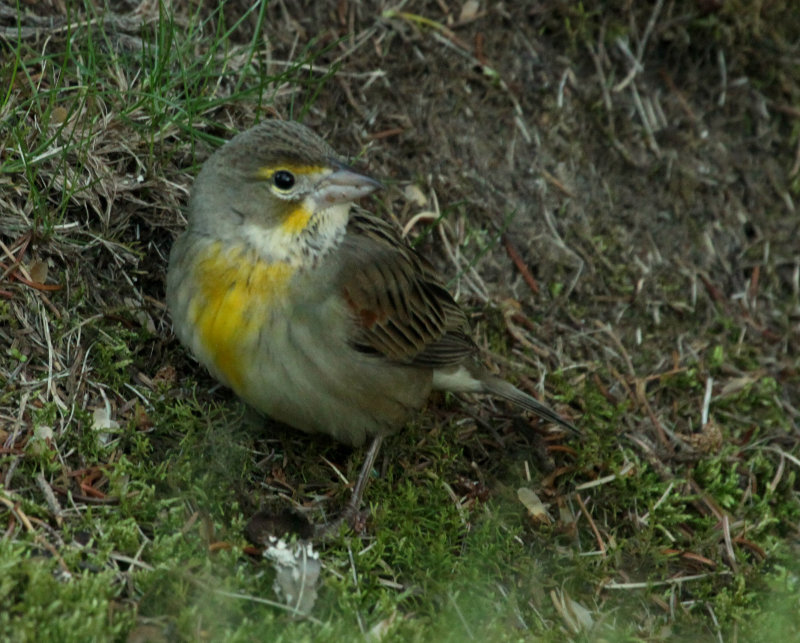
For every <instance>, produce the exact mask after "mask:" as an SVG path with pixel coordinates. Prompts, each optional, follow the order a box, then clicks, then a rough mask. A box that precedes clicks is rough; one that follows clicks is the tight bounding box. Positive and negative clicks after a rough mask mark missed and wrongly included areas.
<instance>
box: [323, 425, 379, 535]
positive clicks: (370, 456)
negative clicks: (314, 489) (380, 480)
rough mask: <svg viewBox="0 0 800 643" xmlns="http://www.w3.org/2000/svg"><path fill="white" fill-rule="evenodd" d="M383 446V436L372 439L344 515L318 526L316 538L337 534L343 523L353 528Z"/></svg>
mask: <svg viewBox="0 0 800 643" xmlns="http://www.w3.org/2000/svg"><path fill="white" fill-rule="evenodd" d="M381 444H383V436H382V435H376V436H375V437H374V438H372V443H371V444H370V445H369V449H368V450H367V455H366V456H365V458H364V464H362V465H361V470H360V471H359V472H358V478H357V479H356V484H355V486H354V487H353V493H352V494H351V495H350V500H349V501H348V503H347V506H346V507H345V508H344V511H343V512H342V515H341V516H339V517H338V518H336V519H335V520H332V521H330V522H326V523H324V524H322V525H318V526H317V527H316V529H315V533H314V535H315V537H316V538H326V537H327V536H330V535H332V534H335V533H336V532H337V531H339V527H341V525H342V523H343V522H346V523H348V524H350V525H351V526H352V523H353V522H354V521H355V519H356V517H357V516H358V512H359V510H360V509H361V500H362V498H363V496H364V490H365V489H366V488H367V483H368V482H369V476H370V473H372V467H373V466H375V460H376V459H377V457H378V452H379V451H380V450H381Z"/></svg>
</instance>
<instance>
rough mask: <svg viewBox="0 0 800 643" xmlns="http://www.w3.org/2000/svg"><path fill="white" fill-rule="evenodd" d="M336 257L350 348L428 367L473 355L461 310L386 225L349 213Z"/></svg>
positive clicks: (361, 215) (468, 331) (373, 218)
mask: <svg viewBox="0 0 800 643" xmlns="http://www.w3.org/2000/svg"><path fill="white" fill-rule="evenodd" d="M340 257H341V259H342V264H341V272H340V273H339V274H340V275H342V278H341V279H340V284H339V286H340V291H341V293H342V295H343V297H344V299H345V301H346V302H347V305H348V306H349V307H350V309H351V311H352V313H353V320H354V325H353V335H352V338H351V343H352V345H353V347H354V348H355V349H356V350H358V351H360V352H363V353H371V354H376V355H381V356H383V357H385V358H387V359H389V360H391V361H394V362H399V363H403V364H413V365H416V366H422V367H428V368H441V367H444V366H450V365H453V364H457V363H459V362H461V361H463V360H464V359H465V358H466V357H468V356H469V355H472V354H473V353H474V351H475V345H474V344H473V342H472V340H471V338H470V329H469V323H468V321H467V318H466V316H465V315H464V313H463V311H462V310H461V309H460V308H459V307H458V304H456V302H455V301H454V300H453V298H452V297H451V295H450V293H449V292H448V291H447V289H446V288H445V287H444V285H443V284H442V283H441V281H440V279H439V277H438V276H437V275H436V273H435V271H434V270H433V267H432V266H431V265H430V264H429V263H428V262H427V261H425V260H424V259H423V258H422V257H420V256H419V255H418V254H417V253H416V252H415V251H414V250H413V249H412V248H410V247H409V246H408V245H406V243H405V242H404V241H403V240H402V239H401V238H400V236H399V235H398V233H397V232H396V231H395V229H394V228H393V227H392V226H391V225H390V224H388V223H386V222H384V221H382V220H380V219H377V218H375V217H373V216H370V215H368V214H366V213H363V212H360V211H356V212H354V213H353V214H352V215H351V219H350V223H349V224H348V229H347V235H346V236H345V240H344V241H343V243H342V247H341V254H340Z"/></svg>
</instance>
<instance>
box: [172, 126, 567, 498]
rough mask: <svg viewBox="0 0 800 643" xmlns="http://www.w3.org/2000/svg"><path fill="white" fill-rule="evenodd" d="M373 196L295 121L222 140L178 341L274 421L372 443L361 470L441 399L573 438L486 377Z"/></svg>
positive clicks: (196, 201) (199, 196) (199, 205)
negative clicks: (479, 405) (371, 206)
mask: <svg viewBox="0 0 800 643" xmlns="http://www.w3.org/2000/svg"><path fill="white" fill-rule="evenodd" d="M379 188H381V184H380V183H379V182H378V181H376V180H375V179H372V178H370V177H368V176H365V175H363V174H361V173H359V172H356V171H355V170H353V169H352V168H351V167H349V166H348V165H347V164H346V163H345V162H344V161H343V160H342V159H341V157H340V156H339V155H338V154H337V153H336V152H335V151H334V150H333V148H332V147H331V146H330V145H328V144H327V143H326V142H325V141H324V140H322V139H321V138H320V137H319V136H317V135H316V134H314V133H313V132H312V131H311V130H309V129H308V128H307V127H305V126H303V125H300V124H299V123H296V122H288V121H280V120H267V121H264V122H262V123H260V124H259V125H256V126H255V127H253V128H251V129H249V130H247V131H245V132H243V133H241V134H239V135H237V136H235V137H234V138H232V139H231V140H230V141H228V142H227V143H226V144H225V145H224V146H222V147H221V148H220V149H219V150H218V151H217V152H216V153H215V154H213V155H212V156H211V157H210V158H209V159H208V160H207V161H206V162H205V164H204V165H203V168H202V170H201V171H200V174H199V175H198V177H197V179H196V180H195V182H194V186H193V189H192V194H191V199H190V203H189V211H188V227H187V229H186V231H185V232H184V233H183V234H182V235H181V236H180V237H179V238H178V239H177V241H176V242H175V245H174V247H173V248H172V252H171V254H170V260H169V270H168V274H167V304H168V307H169V310H170V312H171V314H172V320H173V325H174V329H175V333H176V334H177V336H178V338H179V339H180V340H181V342H183V343H184V344H185V345H186V346H188V347H189V349H190V350H191V351H192V353H194V355H195V356H196V358H197V359H198V360H199V361H200V362H201V363H202V364H203V365H205V366H206V367H207V368H208V370H209V371H210V372H211V373H212V375H213V376H214V377H215V378H217V379H218V380H219V381H220V382H222V383H223V384H225V385H226V386H228V387H230V388H231V389H232V390H233V391H234V392H235V393H236V394H237V395H238V396H239V397H240V398H241V399H242V400H244V401H245V402H246V403H247V404H249V405H250V406H252V407H254V408H255V409H257V410H258V411H260V412H262V413H264V414H266V415H268V416H269V417H271V418H273V419H275V420H279V421H281V422H283V423H285V424H288V425H290V426H292V427H295V428H297V429H300V430H302V431H307V432H314V433H325V434H327V435H330V436H332V437H333V438H335V439H336V440H338V441H340V442H344V443H346V444H349V445H353V446H359V445H361V444H363V443H364V441H365V440H366V439H367V438H371V439H372V440H373V442H372V447H371V448H370V450H369V453H368V457H367V463H365V467H364V469H362V472H363V471H365V470H366V469H367V468H371V466H372V464H373V462H374V459H375V456H376V455H377V452H378V449H379V447H380V442H381V439H382V438H383V437H384V436H385V435H387V434H391V433H394V432H396V431H398V430H399V429H400V428H401V427H402V426H403V425H404V424H405V423H406V421H407V420H408V419H409V417H410V416H411V415H412V414H413V413H414V412H416V411H418V410H419V409H420V408H421V407H422V406H423V405H424V403H425V401H426V399H427V398H428V396H429V394H430V393H431V391H432V390H443V391H454V392H469V393H488V394H491V395H495V396H498V397H500V398H504V399H506V400H508V401H510V402H513V403H514V404H516V405H518V406H519V407H521V408H523V409H527V410H528V411H531V412H533V413H535V414H536V415H538V416H540V417H542V418H544V419H546V420H548V421H550V422H553V423H556V424H559V425H561V426H562V427H565V428H567V429H570V430H573V431H574V430H575V429H574V427H573V426H572V424H570V423H569V422H567V421H566V420H564V419H563V418H562V417H560V416H559V415H558V414H556V413H555V412H554V411H552V410H551V409H550V408H548V407H547V406H545V405H543V404H542V403H540V402H539V401H537V400H536V399H534V398H533V397H531V396H530V395H528V394H526V393H523V392H522V391H520V390H519V389H518V388H516V387H515V386H513V385H512V384H510V383H508V382H506V381H504V380H502V379H499V378H497V377H494V376H492V375H489V374H488V373H487V372H486V371H485V370H484V369H483V368H482V367H481V365H480V364H479V363H478V361H477V359H476V353H477V349H476V346H475V344H474V342H473V341H472V339H471V336H470V335H471V333H470V327H469V323H468V321H467V318H466V315H465V314H464V312H463V311H462V310H461V309H460V307H459V306H458V304H457V303H456V302H455V301H454V299H453V298H452V296H451V295H450V293H449V292H448V291H447V289H446V288H445V286H444V284H443V282H442V280H441V278H440V277H439V275H438V274H436V272H435V270H434V269H433V267H432V266H431V265H430V264H429V263H428V262H427V261H426V260H425V259H423V258H422V257H421V256H420V255H419V254H418V253H417V252H416V251H414V250H413V249H412V248H411V247H410V246H409V245H408V244H407V243H406V242H405V241H404V240H403V239H402V238H401V237H400V235H399V234H398V232H397V230H396V229H395V228H394V227H393V226H392V225H390V224H389V223H387V222H385V221H383V220H382V219H380V218H378V217H376V216H374V215H372V214H371V213H369V212H367V211H366V210H364V209H362V208H360V207H358V206H356V205H355V201H357V200H358V199H360V198H361V197H364V196H366V195H368V194H370V193H372V192H374V191H375V190H378V189H379ZM363 485H364V480H361V479H360V480H359V483H358V484H357V485H356V492H357V493H358V494H359V497H358V498H355V493H356V492H354V500H353V501H352V503H355V504H356V507H354V508H355V509H357V505H358V503H360V494H361V492H363ZM351 508H353V507H351Z"/></svg>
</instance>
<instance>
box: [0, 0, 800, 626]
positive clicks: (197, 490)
mask: <svg viewBox="0 0 800 643" xmlns="http://www.w3.org/2000/svg"><path fill="white" fill-rule="evenodd" d="M303 4H304V5H306V6H301V4H300V3H283V2H275V3H272V4H271V5H270V6H266V5H263V4H256V5H255V6H250V5H249V4H248V3H242V2H237V1H229V2H227V3H225V4H224V5H223V7H222V8H221V9H220V10H218V11H211V10H207V9H206V8H203V7H199V8H198V7H196V6H195V5H193V4H188V3H182V2H172V3H171V4H169V3H168V4H164V5H159V4H157V3H151V2H143V3H141V4H136V3H126V2H110V1H109V2H108V5H107V6H103V4H102V3H101V2H97V3H92V2H89V0H87V1H86V2H84V3H83V4H76V3H71V2H66V3H64V2H59V1H53V2H48V3H36V5H35V6H34V5H31V6H30V7H28V6H27V5H23V6H21V7H20V8H17V7H12V6H9V5H7V4H0V30H2V31H0V38H2V41H1V42H0V51H1V52H2V56H1V57H0V78H2V79H3V80H4V81H5V82H4V83H3V85H2V87H3V88H4V94H3V102H2V104H0V143H2V145H1V146H0V243H1V244H2V245H0V339H1V340H2V345H3V347H4V350H3V353H2V357H0V382H2V383H3V388H2V393H0V526H1V527H2V528H3V536H2V540H0V602H2V603H3V604H4V605H5V606H7V608H8V609H5V610H4V611H3V613H2V615H0V632H2V633H4V634H6V635H9V636H12V637H13V638H17V639H20V640H24V639H33V638H38V639H42V638H56V639H62V640H69V639H75V640H81V639H82V638H83V639H85V638H86V636H89V635H96V636H98V638H112V637H115V638H125V637H128V638H129V640H164V638H166V637H171V636H173V635H177V636H179V637H181V638H187V639H194V638H208V639H215V640H216V639H226V638H232V639H242V638H246V637H251V638H252V637H256V638H263V636H265V634H264V632H271V633H274V638H275V640H278V639H279V637H280V636H283V637H284V638H287V639H291V640H298V639H302V638H304V637H305V638H315V639H317V638H319V639H331V640H334V639H336V638H337V637H338V638H339V639H341V637H342V636H346V635H347V633H348V632H349V633H352V632H353V631H355V630H357V629H360V630H361V631H362V632H369V631H373V632H375V633H376V635H377V632H378V630H380V629H381V628H385V629H386V630H387V632H388V634H386V635H385V636H387V637H395V638H398V639H403V640H405V639H413V640H434V639H436V640H439V639H441V640H449V639H454V638H458V639H459V640H461V639H463V638H464V637H465V636H466V637H468V638H469V637H474V638H479V637H483V638H488V639H489V640H504V639H506V638H508V639H509V640H511V639H514V640H517V639H520V638H522V639H524V638H526V637H530V638H544V639H545V640H563V639H564V637H573V638H576V639H578V638H580V637H583V636H588V637H589V638H602V637H606V638H608V637H611V638H612V639H615V640H616V639H619V640H628V639H631V640H638V639H647V640H661V639H666V638H669V637H671V636H679V637H687V638H688V637H691V638H693V639H695V638H701V639H715V640H738V639H742V640H749V639H752V638H753V637H754V636H756V635H758V636H759V637H760V638H765V637H766V638H767V639H769V638H770V636H774V637H778V636H782V635H785V634H788V633H790V632H794V631H796V627H797V626H798V624H797V616H796V614H797V607H798V605H797V584H798V580H797V578H798V576H797V574H798V571H800V570H799V569H798V566H797V564H796V562H795V561H796V551H797V547H798V544H800V543H799V542H798V521H800V501H799V500H798V483H797V474H798V467H800V449H799V448H798V438H800V432H798V416H799V415H800V412H799V411H798V408H797V407H798V400H799V399H800V393H798V391H800V357H798V355H800V251H798V247H799V246H798V241H797V240H798V238H800V216H798V214H797V211H796V208H795V205H794V200H795V198H796V195H797V192H798V180H799V176H800V144H799V143H798V141H799V140H800V139H798V136H797V131H798V116H800V112H798V109H797V105H798V100H800V85H798V82H797V79H798V78H800V73H798V72H800V70H798V67H800V63H798V60H800V51H798V49H797V42H798V38H797V36H798V34H800V18H798V17H797V15H796V11H794V10H793V8H792V7H791V4H790V3H780V2H777V3H759V4H756V5H753V6H751V5H750V4H749V3H739V2H728V3H722V2H713V1H704V2H697V3H689V4H687V3H673V2H666V1H658V2H655V3H623V2H619V3H596V4H595V5H592V4H591V3H589V4H587V3H583V4H582V5H574V3H563V2H545V3H539V4H535V5H531V6H529V7H527V6H523V5H525V4H526V3H479V4H477V5H475V4H474V3H469V2H466V3H459V4H457V3H454V2H448V1H444V0H438V1H430V2H426V1H424V0H419V1H413V2H412V1H410V2H400V3H397V4H385V3H379V2H358V1H355V0H345V1H342V2H339V3H333V4H329V3H314V2H307V3H303ZM645 4H646V5H647V6H644V5H645ZM517 5H519V6H517ZM639 5H642V6H639ZM275 115H278V116H281V117H294V118H298V119H302V120H304V122H305V123H306V124H309V125H310V126H312V127H314V128H315V129H316V130H317V131H319V132H320V133H322V134H324V135H325V136H326V137H327V138H328V139H329V140H330V141H331V143H332V144H333V145H334V146H335V147H336V148H337V149H339V150H341V151H349V152H351V153H352V155H353V156H357V157H359V161H358V162H359V163H361V164H363V166H364V167H366V168H368V169H369V171H370V172H371V173H372V174H374V175H375V176H378V177H380V178H382V179H384V178H386V179H388V181H387V182H388V183H389V189H388V190H387V191H386V192H385V193H384V194H382V195H381V196H380V201H379V202H376V204H375V205H376V207H379V208H380V209H381V211H382V212H384V213H385V214H386V216H390V217H395V218H396V221H397V222H398V224H399V225H401V226H405V227H406V228H407V230H408V233H409V234H410V235H411V237H412V238H413V239H414V240H415V243H417V244H419V247H421V248H422V250H423V251H424V252H425V253H426V254H427V255H428V256H429V257H431V259H432V260H433V261H434V262H435V263H436V264H437V265H438V266H439V267H440V268H441V270H442V272H443V274H446V275H448V276H449V277H450V278H451V279H452V281H451V286H452V288H453V290H454V291H455V292H456V293H457V294H458V298H459V300H460V301H461V303H462V304H463V305H464V306H465V307H467V308H468V309H469V310H470V312H471V313H472V317H473V321H474V323H475V327H476V337H477V338H478V341H479V343H480V344H481V345H482V346H484V347H485V348H486V353H487V360H488V361H489V362H490V363H491V364H493V365H495V366H496V367H497V368H498V369H499V370H500V371H501V372H503V373H504V374H506V375H507V376H509V377H511V378H514V379H515V380H516V381H518V382H519V383H520V385H521V386H523V387H526V388H528V389H529V390H532V391H535V392H537V393H544V391H547V395H546V397H548V398H549V399H550V401H551V402H553V404H554V405H556V406H557V407H558V408H559V410H560V411H562V412H563V413H564V414H565V415H567V416H569V417H570V418H572V419H574V421H575V422H576V424H578V426H580V427H581V429H582V430H583V431H584V432H585V436H586V437H585V439H584V440H582V441H576V442H572V443H570V444H568V445H564V444H562V443H560V442H558V441H553V440H551V439H550V438H548V437H547V436H546V434H544V435H543V434H541V433H540V432H539V430H538V428H537V427H536V426H533V427H531V426H529V425H528V423H527V422H526V421H523V420H522V419H520V418H517V417H515V416H514V415H513V413H512V412H510V411H509V410H508V409H503V408H499V407H498V408H494V406H493V405H492V402H491V401H486V400H485V401H477V400H461V401H458V402H455V401H450V400H443V399H437V400H434V401H433V402H432V404H431V407H430V408H429V409H428V411H427V412H426V413H425V414H424V415H423V416H421V417H420V419H419V420H418V422H416V423H415V424H414V426H411V427H409V428H408V429H407V430H406V431H404V432H403V433H402V434H400V435H399V436H397V437H396V438H394V439H393V440H391V441H390V442H389V444H388V445H387V450H386V453H385V457H384V459H383V460H382V461H381V464H380V467H379V470H380V473H381V476H380V477H379V478H378V479H376V480H375V481H374V484H373V486H372V487H371V488H370V490H369V492H368V495H369V499H370V501H371V502H373V503H374V505H375V506H374V507H373V517H372V519H371V520H370V521H369V523H368V525H367V528H366V530H365V532H364V533H363V534H361V535H358V536H355V535H350V536H344V535H343V536H342V537H341V538H340V540H339V541H337V542H336V543H334V544H331V545H330V546H329V547H328V548H326V550H325V552H324V555H323V560H324V561H325V563H324V564H325V569H324V571H323V578H324V585H323V586H324V591H322V592H321V602H320V605H319V606H318V608H317V609H316V610H315V612H314V613H313V618H312V619H310V620H309V619H307V620H305V621H301V622H295V621H292V620H290V619H289V617H287V616H285V615H284V614H283V612H282V611H281V610H279V609H277V608H275V607H272V606H269V605H266V604H262V603H260V602H259V601H264V600H265V599H271V598H273V596H272V592H271V577H270V575H269V574H265V573H264V571H265V569H266V566H265V563H264V562H263V561H261V560H259V559H258V558H254V557H253V556H252V555H251V554H248V553H247V552H251V553H252V550H251V549H248V547H247V545H246V544H245V542H244V539H243V536H242V530H243V525H244V522H245V521H246V520H247V518H248V517H249V516H250V515H252V513H253V512H254V511H255V510H257V509H259V508H261V507H262V506H265V505H266V506H271V507H280V508H285V507H288V506H293V507H295V508H296V509H298V510H301V511H302V512H304V513H307V514H309V515H311V516H312V517H313V518H314V519H321V517H322V515H323V514H325V513H326V512H328V511H335V510H336V508H337V507H338V506H340V505H341V501H342V499H343V498H345V497H346V495H347V487H346V485H345V484H344V483H343V482H342V478H345V479H351V477H352V475H353V473H354V471H355V469H356V467H357V465H358V454H351V453H350V452H349V451H348V450H347V449H343V448H342V447H338V446H336V445H332V444H329V443H327V442H325V441H324V440H321V439H314V438H309V437H307V436H302V435H298V434H296V433H292V432H287V431H284V430H282V429H278V428H275V429H274V430H273V431H269V432H267V431H263V430H253V427H252V421H251V420H248V419H246V418H243V417H242V416H241V413H240V411H239V408H238V406H237V404H236V402H235V400H233V399H231V397H230V395H229V394H227V393H226V392H225V391H222V390H219V389H215V388H214V384H213V382H212V381H211V380H210V379H209V378H208V376H207V375H206V374H205V373H203V372H201V371H200V369H199V368H198V367H197V366H196V364H195V363H194V362H193V361H192V360H191V359H190V358H189V357H188V356H187V355H186V353H185V351H184V350H183V349H182V348H181V347H180V346H179V345H178V344H177V343H176V341H175V340H174V338H173V337H172V335H171V331H170V327H169V319H168V317H167V315H166V311H165V309H164V306H163V303H162V302H163V294H164V292H163V276H164V270H165V267H166V257H167V254H168V252H169V247H170V243H171V239H172V238H173V236H174V234H175V233H176V232H177V230H178V229H180V227H181V226H182V224H183V217H182V213H181V209H182V207H183V206H184V205H185V203H186V198H187V195H188V190H189V187H190V185H191V181H192V177H193V176H194V175H195V174H196V172H197V170H198V167H199V165H200V163H202V161H203V160H204V159H205V158H206V157H207V156H208V155H209V154H210V152H211V151H212V150H213V149H214V147H215V146H216V145H218V144H219V143H220V142H221V140H223V139H225V138H227V137H229V136H230V135H231V133H232V132H234V131H238V130H241V129H244V128H246V127H248V126H250V125H251V124H252V123H253V122H255V121H257V120H259V119H261V118H265V117H271V116H275ZM531 428H533V429H534V430H533V431H532V430H531ZM519 487H529V488H531V489H533V490H534V491H535V492H536V494H537V495H538V496H539V497H540V498H541V499H542V500H543V501H544V502H545V503H547V504H548V506H549V514H550V516H551V519H550V520H547V519H545V518H544V517H542V516H541V515H539V517H538V519H537V520H534V521H531V520H530V518H529V516H527V515H526V511H525V508H524V507H523V505H522V504H521V503H519V501H518V500H517V493H516V489H517V488H519ZM54 596H57V597H58V601H53V600H52V599H53V597H54ZM237 596H238V597H241V596H245V597H247V600H241V598H236V597H237ZM225 601H227V602H225ZM376 628H377V629H376ZM159 637H161V638H159Z"/></svg>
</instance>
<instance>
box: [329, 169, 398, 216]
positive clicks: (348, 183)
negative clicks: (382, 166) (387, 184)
mask: <svg viewBox="0 0 800 643" xmlns="http://www.w3.org/2000/svg"><path fill="white" fill-rule="evenodd" d="M381 188H383V184H382V183H381V182H380V181H376V180H375V179H373V178H371V177H369V176H366V175H364V174H359V173H358V172H356V171H355V170H352V169H350V168H349V167H347V166H341V167H339V169H337V170H336V171H335V172H334V173H333V174H329V175H328V176H326V177H325V178H324V179H322V181H320V182H319V184H318V185H317V190H316V194H315V197H316V200H317V203H319V204H320V205H323V206H325V207H327V206H331V205H336V204H337V203H351V202H352V201H356V200H357V199H360V198H361V197H362V196H367V195H368V194H372V193H373V192H375V190H380V189H381Z"/></svg>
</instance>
